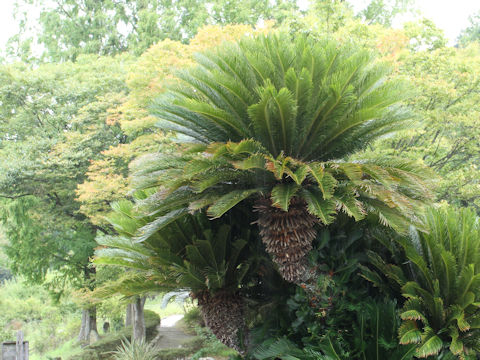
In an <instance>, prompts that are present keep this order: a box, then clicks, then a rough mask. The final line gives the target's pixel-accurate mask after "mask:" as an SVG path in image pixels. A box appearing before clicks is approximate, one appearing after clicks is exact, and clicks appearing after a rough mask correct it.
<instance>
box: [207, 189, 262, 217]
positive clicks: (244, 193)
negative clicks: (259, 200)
mask: <svg viewBox="0 0 480 360" xmlns="http://www.w3.org/2000/svg"><path fill="white" fill-rule="evenodd" d="M261 191H262V189H261V188H255V189H248V190H233V191H231V192H229V193H228V194H226V195H223V196H222V197H220V198H219V199H218V200H216V201H215V202H214V203H213V204H212V205H210V207H209V208H208V210H207V213H208V215H209V216H211V217H212V218H214V219H215V218H219V217H221V216H222V215H223V214H225V213H226V212H227V211H228V210H230V209H231V208H233V207H234V206H235V205H237V204H238V203H239V202H241V201H243V200H245V199H247V198H249V197H250V196H252V195H253V194H256V193H259V192H261Z"/></svg>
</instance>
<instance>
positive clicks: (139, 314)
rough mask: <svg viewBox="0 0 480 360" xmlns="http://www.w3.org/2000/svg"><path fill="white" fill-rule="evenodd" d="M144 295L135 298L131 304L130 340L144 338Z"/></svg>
mask: <svg viewBox="0 0 480 360" xmlns="http://www.w3.org/2000/svg"><path fill="white" fill-rule="evenodd" d="M145 300H146V298H145V297H142V298H137V299H136V300H135V302H134V303H133V304H132V305H133V334H132V341H136V342H137V341H141V340H145V338H146V336H147V329H146V327H145V316H144V313H143V308H144V306H145Z"/></svg>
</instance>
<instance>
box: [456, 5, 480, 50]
mask: <svg viewBox="0 0 480 360" xmlns="http://www.w3.org/2000/svg"><path fill="white" fill-rule="evenodd" d="M468 21H469V25H468V26H467V27H466V28H465V29H463V30H462V32H461V33H460V35H459V36H458V39H457V41H458V44H459V45H460V46H463V47H464V46H466V45H467V44H468V43H470V42H473V41H478V40H480V12H478V13H476V14H474V15H471V16H470V17H469V18H468Z"/></svg>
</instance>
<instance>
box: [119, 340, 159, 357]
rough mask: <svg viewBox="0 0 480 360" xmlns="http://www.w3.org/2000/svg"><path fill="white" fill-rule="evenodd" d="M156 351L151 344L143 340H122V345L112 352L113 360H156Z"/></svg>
mask: <svg viewBox="0 0 480 360" xmlns="http://www.w3.org/2000/svg"><path fill="white" fill-rule="evenodd" d="M157 353H158V349H157V347H156V346H155V344H153V343H147V342H146V341H145V340H143V339H142V340H140V341H128V340H127V339H124V340H122V345H121V346H119V347H118V348H117V350H116V351H113V353H112V355H113V359H115V360H155V359H157V356H156V355H157Z"/></svg>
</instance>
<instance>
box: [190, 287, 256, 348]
mask: <svg viewBox="0 0 480 360" xmlns="http://www.w3.org/2000/svg"><path fill="white" fill-rule="evenodd" d="M193 297H194V298H196V299H197V300H198V305H199V307H200V310H201V311H202V315H203V319H204V321H205V325H206V326H208V327H209V328H210V330H212V332H213V334H214V335H215V336H216V337H217V339H218V340H220V341H221V342H222V343H223V344H225V345H226V346H228V347H230V348H232V349H235V350H237V351H238V352H239V353H240V354H245V349H246V347H247V344H246V339H247V338H248V336H247V335H248V331H247V326H246V324H245V303H244V300H243V298H242V297H240V296H239V295H237V294H232V293H228V292H219V293H216V294H215V295H211V294H210V293H208V292H206V291H205V292H202V293H199V294H194V295H193Z"/></svg>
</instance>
